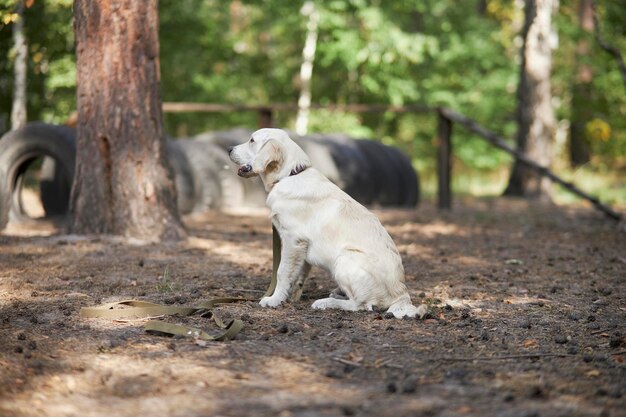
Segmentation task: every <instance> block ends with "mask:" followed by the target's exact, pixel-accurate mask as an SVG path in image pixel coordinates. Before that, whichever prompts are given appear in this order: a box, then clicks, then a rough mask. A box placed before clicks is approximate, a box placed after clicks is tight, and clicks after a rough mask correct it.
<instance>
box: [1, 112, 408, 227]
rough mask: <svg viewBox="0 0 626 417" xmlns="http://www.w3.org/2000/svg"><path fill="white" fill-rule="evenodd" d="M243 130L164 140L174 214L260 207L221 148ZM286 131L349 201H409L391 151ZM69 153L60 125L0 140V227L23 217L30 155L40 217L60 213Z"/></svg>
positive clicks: (253, 186) (257, 185) (253, 189)
mask: <svg viewBox="0 0 626 417" xmlns="http://www.w3.org/2000/svg"><path fill="white" fill-rule="evenodd" d="M251 133H252V131H251V130H246V129H233V130H228V131H221V132H210V133H205V134H202V135H198V136H195V137H193V138H185V139H178V140H173V139H168V143H167V147H168V152H169V156H170V163H171V166H172V168H173V171H174V174H175V180H176V187H177V192H178V207H179V210H180V211H181V213H183V214H187V213H191V212H201V211H206V210H210V209H229V208H240V207H261V206H264V204H265V190H264V189H263V186H262V184H261V182H260V180H259V179H258V178H255V179H251V180H243V179H241V178H239V177H238V176H237V175H236V167H235V166H234V164H233V163H232V162H231V161H230V159H229V158H228V154H227V148H228V147H230V146H234V145H237V144H240V143H243V142H245V141H247V140H248V139H249V138H250V135H251ZM292 137H293V138H294V139H295V140H296V142H297V143H298V144H299V145H300V146H301V147H302V148H303V149H304V150H305V152H306V153H307V154H308V155H309V157H310V159H311V162H312V164H313V166H314V167H316V168H317V169H319V170H320V171H321V172H322V173H324V175H326V176H327V177H328V178H329V179H330V180H331V181H333V182H334V183H336V184H337V185H338V186H339V187H341V188H342V189H343V190H345V191H346V192H347V193H348V194H350V195H351V196H352V197H353V198H355V199H356V200H357V201H359V202H361V203H363V204H367V205H374V206H403V207H415V206H416V205H417V203H418V199H419V182H418V177H417V175H416V173H415V171H414V170H413V167H412V166H411V162H410V160H409V159H408V158H407V157H406V156H405V155H404V154H402V153H401V152H400V151H398V150H397V149H395V148H392V147H388V146H385V145H382V144H380V143H378V142H374V141H369V140H355V139H352V138H350V137H348V136H345V135H320V134H318V135H310V136H306V137H297V136H295V135H293V134H292ZM75 157H76V133H75V130H74V129H72V128H69V127H66V126H57V125H51V124H46V123H41V122H35V123H29V124H28V125H27V126H25V127H24V128H22V129H19V130H15V131H12V132H9V133H7V134H5V135H4V136H3V137H2V138H0V229H2V228H4V226H5V225H6V224H7V222H8V221H9V220H12V221H22V220H26V219H28V216H27V215H26V213H25V209H24V207H23V203H22V198H21V193H22V188H23V187H24V178H25V173H26V171H27V170H28V169H29V167H30V166H31V165H32V164H33V162H34V161H36V160H41V159H43V163H42V164H41V169H40V177H39V192H40V196H41V203H42V206H43V209H44V212H45V216H46V217H59V218H62V217H63V216H65V215H66V214H67V211H68V208H69V198H70V191H71V185H72V179H73V176H74V164H75Z"/></svg>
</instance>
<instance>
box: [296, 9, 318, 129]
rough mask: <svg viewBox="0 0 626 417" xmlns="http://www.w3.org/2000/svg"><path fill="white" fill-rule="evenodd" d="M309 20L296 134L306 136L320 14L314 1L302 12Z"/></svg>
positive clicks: (301, 72)
mask: <svg viewBox="0 0 626 417" xmlns="http://www.w3.org/2000/svg"><path fill="white" fill-rule="evenodd" d="M300 13H302V15H303V16H305V17H307V18H308V21H307V25H306V28H307V32H306V40H305V42H304V48H303V49H302V65H301V66H300V83H301V87H300V97H299V98H298V115H297V116H296V133H297V134H298V135H306V134H307V131H308V129H309V111H310V108H311V78H312V76H313V62H314V60H315V49H316V48H317V31H318V29H317V27H318V22H319V13H318V11H317V10H316V9H315V4H314V3H313V2H312V1H307V2H305V3H304V5H303V6H302V9H301V10H300Z"/></svg>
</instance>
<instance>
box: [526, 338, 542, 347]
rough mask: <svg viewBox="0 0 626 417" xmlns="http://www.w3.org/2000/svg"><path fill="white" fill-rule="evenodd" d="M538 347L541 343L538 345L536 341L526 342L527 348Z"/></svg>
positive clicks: (528, 340) (529, 340)
mask: <svg viewBox="0 0 626 417" xmlns="http://www.w3.org/2000/svg"><path fill="white" fill-rule="evenodd" d="M537 346H539V343H537V341H536V340H534V339H527V340H524V347H525V348H534V347H537Z"/></svg>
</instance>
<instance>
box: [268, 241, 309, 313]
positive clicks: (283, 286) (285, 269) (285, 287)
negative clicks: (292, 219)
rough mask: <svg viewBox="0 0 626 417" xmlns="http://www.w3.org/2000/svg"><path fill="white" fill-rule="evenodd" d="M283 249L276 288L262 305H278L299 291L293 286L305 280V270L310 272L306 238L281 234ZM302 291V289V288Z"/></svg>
mask: <svg viewBox="0 0 626 417" xmlns="http://www.w3.org/2000/svg"><path fill="white" fill-rule="evenodd" d="M281 241H282V250H281V254H280V265H279V267H278V274H277V277H276V289H275V290H274V294H272V296H271V297H263V299H261V302H260V304H261V306H263V307H278V306H279V305H281V304H282V303H283V302H284V301H286V300H287V297H289V296H290V294H292V293H294V291H295V292H297V291H298V290H299V289H298V288H292V287H293V286H294V284H296V283H297V281H304V278H305V277H306V276H304V277H303V272H304V271H306V272H307V273H308V270H309V267H308V265H307V263H306V252H307V243H306V242H305V241H304V240H299V239H294V238H292V237H290V236H283V234H281ZM300 291H301V290H300Z"/></svg>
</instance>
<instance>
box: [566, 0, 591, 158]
mask: <svg viewBox="0 0 626 417" xmlns="http://www.w3.org/2000/svg"><path fill="white" fill-rule="evenodd" d="M578 18H579V25H580V29H581V30H582V31H584V32H586V33H587V34H588V35H589V36H588V37H585V38H583V39H581V40H579V41H578V44H577V45H576V75H575V78H574V80H573V82H572V117H571V119H572V121H571V124H570V142H569V155H570V164H571V166H572V167H577V166H580V165H583V164H586V163H587V162H589V159H590V157H591V151H590V143H589V139H588V138H587V133H586V129H585V126H586V125H587V123H588V122H589V121H590V120H591V119H592V118H593V97H592V81H593V71H592V69H591V65H590V64H589V63H588V62H586V60H587V59H588V57H589V54H590V52H591V36H592V34H593V27H594V22H593V1H592V0H579V5H578Z"/></svg>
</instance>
